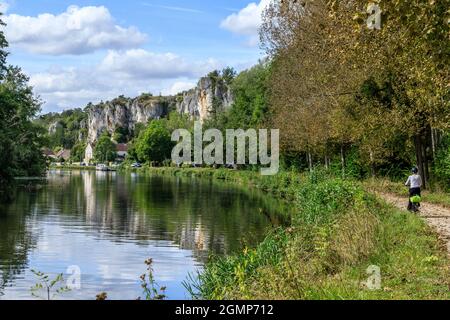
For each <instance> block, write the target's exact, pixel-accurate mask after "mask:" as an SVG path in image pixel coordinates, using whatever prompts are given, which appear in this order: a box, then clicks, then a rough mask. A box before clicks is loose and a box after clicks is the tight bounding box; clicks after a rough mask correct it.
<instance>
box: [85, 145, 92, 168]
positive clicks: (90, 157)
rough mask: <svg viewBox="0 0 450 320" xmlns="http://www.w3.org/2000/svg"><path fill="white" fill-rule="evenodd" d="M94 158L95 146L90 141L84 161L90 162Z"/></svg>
mask: <svg viewBox="0 0 450 320" xmlns="http://www.w3.org/2000/svg"><path fill="white" fill-rule="evenodd" d="M92 159H94V147H93V146H92V144H90V143H89V144H88V145H87V147H86V151H85V152H84V163H86V164H90V163H91V161H92Z"/></svg>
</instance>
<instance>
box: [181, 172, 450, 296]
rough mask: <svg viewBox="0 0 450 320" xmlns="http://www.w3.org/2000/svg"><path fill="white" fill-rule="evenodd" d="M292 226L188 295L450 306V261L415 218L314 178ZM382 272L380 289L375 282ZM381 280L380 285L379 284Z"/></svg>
mask: <svg viewBox="0 0 450 320" xmlns="http://www.w3.org/2000/svg"><path fill="white" fill-rule="evenodd" d="M294 203H295V206H296V208H297V211H296V213H295V215H294V216H293V218H292V226H291V228H289V229H287V230H277V231H274V232H272V233H271V234H270V235H269V236H268V237H267V238H266V240H265V241H263V243H261V244H260V245H259V246H258V247H257V248H255V249H252V248H247V249H245V250H244V251H243V253H241V254H240V255H237V256H232V257H227V258H220V259H216V260H213V261H212V262H210V263H209V264H208V265H207V267H206V268H205V271H204V272H203V273H202V274H200V275H199V277H198V280H194V281H192V282H190V283H189V284H188V285H187V287H188V288H189V289H190V290H191V292H192V294H193V295H194V297H197V298H202V299H448V298H450V292H449V290H448V285H449V282H448V279H449V269H448V259H447V257H446V255H445V251H444V250H443V249H442V248H440V247H439V242H438V240H437V236H436V235H435V234H434V233H433V232H431V230H430V229H429V227H428V226H426V224H425V222H424V221H422V220H421V219H420V218H418V217H417V216H414V215H410V214H407V213H405V212H399V211H397V210H395V209H393V208H391V207H389V206H387V205H386V204H383V203H380V202H379V201H378V200H377V199H376V198H375V197H374V196H372V195H369V194H367V193H366V192H364V190H363V189H362V188H361V187H359V186H357V185H355V184H353V183H351V182H349V181H344V180H341V179H330V178H326V179H324V178H323V177H317V176H315V175H312V176H310V177H309V178H308V179H307V181H305V182H304V184H302V186H301V187H300V188H299V189H298V190H297V192H296V200H295V202H294ZM377 270H379V271H380V286H379V287H377V286H376V285H375V286H373V285H374V283H376V281H375V282H373V281H374V277H376V276H377ZM375 280H376V278H375Z"/></svg>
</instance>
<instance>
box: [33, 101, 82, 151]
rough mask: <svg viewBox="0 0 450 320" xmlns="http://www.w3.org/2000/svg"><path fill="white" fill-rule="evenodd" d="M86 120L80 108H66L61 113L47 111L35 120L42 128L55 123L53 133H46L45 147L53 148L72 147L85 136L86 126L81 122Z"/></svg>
mask: <svg viewBox="0 0 450 320" xmlns="http://www.w3.org/2000/svg"><path fill="white" fill-rule="evenodd" d="M86 120H87V113H86V112H85V111H83V110H81V109H73V110H66V111H63V112H62V113H49V114H45V115H42V116H40V117H39V118H38V119H37V120H36V121H35V122H36V124H38V125H40V126H41V127H42V128H45V129H47V130H48V128H49V127H50V126H52V125H54V124H57V126H56V130H55V132H54V133H48V134H47V147H49V148H51V149H54V148H55V147H62V148H64V149H72V148H73V147H74V146H75V144H77V143H78V142H80V141H79V138H80V136H81V137H82V139H83V140H84V139H85V138H86V136H87V130H86V128H84V127H82V126H81V124H82V123H83V122H85V121H86Z"/></svg>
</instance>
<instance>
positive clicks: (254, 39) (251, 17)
mask: <svg viewBox="0 0 450 320" xmlns="http://www.w3.org/2000/svg"><path fill="white" fill-rule="evenodd" d="M272 1H273V0H261V1H260V2H259V3H255V2H252V3H250V4H249V5H247V6H246V7H245V8H243V9H242V10H240V11H239V12H237V13H233V14H231V15H230V16H228V17H227V18H225V20H223V21H222V22H221V24H220V26H221V27H222V28H224V29H226V30H229V31H231V32H233V33H235V34H238V35H243V36H246V37H248V45H251V46H256V45H257V44H258V43H259V36H258V30H259V27H260V26H261V23H262V13H263V11H264V9H265V8H266V7H267V6H268V5H269V4H270V3H271V2H272Z"/></svg>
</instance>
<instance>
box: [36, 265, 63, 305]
mask: <svg viewBox="0 0 450 320" xmlns="http://www.w3.org/2000/svg"><path fill="white" fill-rule="evenodd" d="M31 272H32V273H33V274H34V275H35V276H36V277H37V278H38V281H39V282H38V283H36V285H34V286H33V287H32V288H31V295H32V296H33V297H36V298H39V299H43V300H53V299H54V298H56V297H57V296H58V295H60V294H63V293H66V292H69V291H70V288H69V287H68V286H64V277H63V274H62V273H61V274H58V275H57V276H56V277H55V278H54V279H50V276H49V275H48V274H45V273H43V272H40V271H35V270H31ZM53 290H55V293H53V294H52V291H53Z"/></svg>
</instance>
